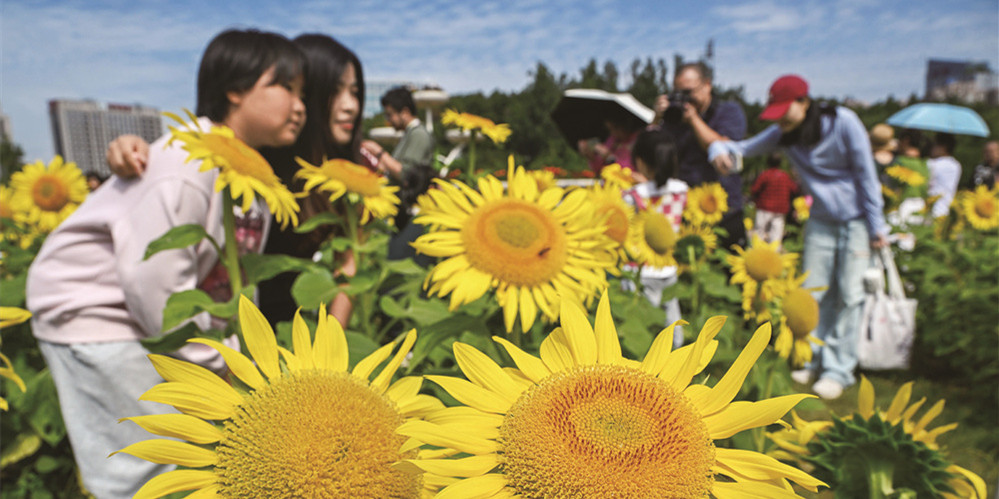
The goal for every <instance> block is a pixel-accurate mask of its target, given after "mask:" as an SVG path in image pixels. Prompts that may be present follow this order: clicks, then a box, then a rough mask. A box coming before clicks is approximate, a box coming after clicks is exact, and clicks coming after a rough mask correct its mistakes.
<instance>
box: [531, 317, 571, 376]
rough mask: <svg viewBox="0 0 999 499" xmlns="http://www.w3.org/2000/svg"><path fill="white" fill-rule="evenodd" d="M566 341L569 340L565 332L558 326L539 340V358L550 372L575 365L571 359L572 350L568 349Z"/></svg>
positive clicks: (563, 369)
mask: <svg viewBox="0 0 999 499" xmlns="http://www.w3.org/2000/svg"><path fill="white" fill-rule="evenodd" d="M568 342H569V340H568V339H567V338H566V337H565V332H563V331H562V328H560V327H557V328H555V330H554V331H552V332H551V334H549V335H548V337H547V338H545V339H544V341H542V342H541V349H540V352H539V353H540V354H541V360H542V361H543V362H544V363H545V366H546V367H548V370H550V371H551V372H553V373H557V372H561V371H565V370H567V369H572V368H573V367H575V365H576V364H575V362H574V361H573V358H572V352H571V351H570V350H569V347H568V345H567V343H568Z"/></svg>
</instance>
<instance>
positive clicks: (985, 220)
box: [957, 185, 999, 230]
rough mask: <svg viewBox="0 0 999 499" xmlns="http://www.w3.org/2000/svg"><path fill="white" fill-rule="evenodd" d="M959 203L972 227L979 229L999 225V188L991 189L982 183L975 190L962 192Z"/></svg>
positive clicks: (992, 228)
mask: <svg viewBox="0 0 999 499" xmlns="http://www.w3.org/2000/svg"><path fill="white" fill-rule="evenodd" d="M957 204H958V207H959V209H960V211H961V213H962V214H963V215H964V218H965V219H967V220H968V223H970V224H971V226H972V227H974V228H976V229H978V230H994V229H995V228H996V227H999V188H997V189H991V190H990V189H989V188H987V187H985V186H984V185H980V186H978V187H976V188H975V190H973V191H965V192H962V193H961V194H960V195H959V196H958V200H957Z"/></svg>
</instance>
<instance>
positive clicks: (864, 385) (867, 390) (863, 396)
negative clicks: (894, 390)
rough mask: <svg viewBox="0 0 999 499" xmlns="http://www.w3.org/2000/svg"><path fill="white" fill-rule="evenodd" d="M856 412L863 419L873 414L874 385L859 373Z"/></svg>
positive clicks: (869, 417)
mask: <svg viewBox="0 0 999 499" xmlns="http://www.w3.org/2000/svg"><path fill="white" fill-rule="evenodd" d="M857 412H859V413H860V417H862V418H864V419H871V416H873V415H874V385H872V384H871V381H870V380H869V379H867V376H864V375H863V374H861V375H860V388H859V391H858V393H857Z"/></svg>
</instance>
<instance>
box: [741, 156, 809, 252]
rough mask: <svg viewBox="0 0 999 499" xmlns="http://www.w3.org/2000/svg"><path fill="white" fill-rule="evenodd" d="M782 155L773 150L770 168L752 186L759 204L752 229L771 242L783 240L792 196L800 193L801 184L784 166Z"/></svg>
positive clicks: (768, 166)
mask: <svg viewBox="0 0 999 499" xmlns="http://www.w3.org/2000/svg"><path fill="white" fill-rule="evenodd" d="M782 164H783V156H782V155H781V154H780V153H778V152H775V153H772V154H770V156H768V157H767V169H766V170H764V171H763V173H761V174H760V176H759V177H757V178H756V181H755V182H753V187H752V189H751V190H750V192H751V194H752V196H753V203H754V204H756V221H755V223H754V224H753V231H754V232H755V233H756V234H757V235H759V236H760V238H761V239H763V240H764V241H766V242H768V243H775V242H776V243H777V244H778V245H779V244H781V241H783V239H784V221H785V219H786V218H787V214H788V213H790V211H791V198H793V197H794V196H795V195H797V194H798V191H799V189H798V184H797V183H796V182H795V181H794V179H793V178H791V175H790V174H788V173H787V172H786V171H784V169H783V168H781V165H782Z"/></svg>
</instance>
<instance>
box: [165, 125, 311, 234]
mask: <svg viewBox="0 0 999 499" xmlns="http://www.w3.org/2000/svg"><path fill="white" fill-rule="evenodd" d="M163 114H164V115H165V116H167V117H169V118H172V119H173V120H175V121H177V122H178V123H180V124H181V125H182V128H176V127H173V126H170V127H168V128H170V133H171V135H172V136H171V137H170V140H169V141H168V142H167V144H170V143H172V142H173V141H175V140H179V141H181V142H183V143H184V146H183V149H184V150H185V151H187V152H188V156H187V161H188V162H190V161H195V160H201V171H203V172H205V171H208V170H211V169H212V168H218V169H219V176H218V178H217V179H216V180H215V192H221V191H222V189H225V188H226V187H229V189H230V191H231V193H232V198H233V199H239V198H242V205H241V208H242V209H243V211H249V210H250V207H251V206H252V205H253V200H254V193H256V194H259V195H260V197H262V198H263V199H264V201H266V202H267V207H268V208H269V209H270V211H271V213H273V214H274V217H275V218H276V219H277V221H278V222H280V223H281V228H284V227H287V226H288V222H291V224H292V225H293V226H297V225H298V203H297V202H295V196H294V195H293V194H292V193H291V191H289V190H288V188H287V187H285V186H284V184H282V183H281V179H280V178H278V176H277V175H275V174H274V170H273V169H272V168H271V165H270V164H269V163H267V160H266V159H264V157H263V156H261V155H260V153H259V152H257V150H256V149H254V148H252V147H250V146H248V145H246V144H245V143H244V142H243V141H242V140H239V139H237V138H236V135H235V133H233V131H232V129H231V128H229V127H226V126H212V128H211V130H209V131H207V132H206V131H204V130H202V129H201V125H200V124H199V123H198V120H197V117H196V116H194V115H193V114H191V113H190V111H187V114H188V117H190V118H191V122H192V124H191V125H189V124H186V123H185V122H184V120H183V119H181V118H180V116H177V115H176V114H173V113H163Z"/></svg>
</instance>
